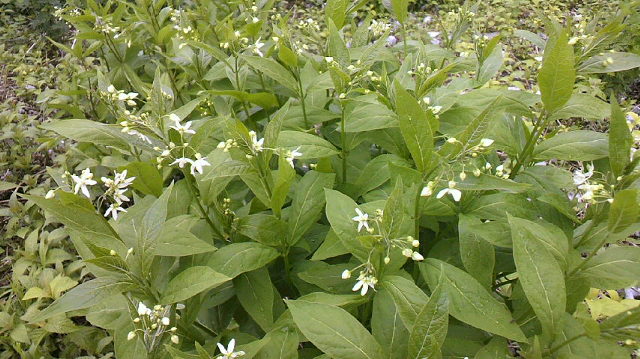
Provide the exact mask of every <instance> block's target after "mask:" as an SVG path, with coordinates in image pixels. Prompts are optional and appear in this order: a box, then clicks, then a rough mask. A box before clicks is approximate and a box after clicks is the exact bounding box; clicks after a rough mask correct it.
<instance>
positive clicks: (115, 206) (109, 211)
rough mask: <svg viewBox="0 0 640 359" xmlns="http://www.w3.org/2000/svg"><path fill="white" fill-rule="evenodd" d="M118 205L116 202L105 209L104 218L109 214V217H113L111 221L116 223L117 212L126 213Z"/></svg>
mask: <svg viewBox="0 0 640 359" xmlns="http://www.w3.org/2000/svg"><path fill="white" fill-rule="evenodd" d="M125 198H126V197H125ZM127 200H129V199H128V198H127ZM120 204H121V203H119V202H118V203H112V204H111V205H110V206H109V207H108V208H107V210H106V211H105V212H104V216H105V217H108V216H109V214H111V216H112V217H113V219H114V220H116V221H117V220H118V212H126V211H127V210H126V209H124V208H122V207H120Z"/></svg>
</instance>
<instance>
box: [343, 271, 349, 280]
mask: <svg viewBox="0 0 640 359" xmlns="http://www.w3.org/2000/svg"><path fill="white" fill-rule="evenodd" d="M349 278H351V271H350V270H348V269H345V270H344V272H342V279H349Z"/></svg>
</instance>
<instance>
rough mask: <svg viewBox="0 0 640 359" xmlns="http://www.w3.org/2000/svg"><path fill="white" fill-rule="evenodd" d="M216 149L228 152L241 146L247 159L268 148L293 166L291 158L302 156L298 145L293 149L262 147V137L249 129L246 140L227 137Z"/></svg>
mask: <svg viewBox="0 0 640 359" xmlns="http://www.w3.org/2000/svg"><path fill="white" fill-rule="evenodd" d="M217 148H218V149H221V150H223V151H224V152H229V151H230V150H231V149H232V148H242V149H244V150H245V152H246V154H245V157H246V158H247V159H252V158H254V157H255V156H257V155H258V154H259V153H260V152H263V151H265V150H270V151H273V152H275V153H277V154H278V155H279V156H282V157H284V158H285V159H286V161H287V162H288V163H289V165H291V167H292V168H293V167H294V163H293V160H295V159H296V158H297V157H300V156H302V152H300V146H298V147H296V148H295V149H293V150H288V149H285V148H267V147H264V138H258V135H257V134H256V132H255V131H249V139H248V141H246V140H244V141H240V143H239V142H238V140H235V139H227V140H226V141H221V142H220V143H218V146H217Z"/></svg>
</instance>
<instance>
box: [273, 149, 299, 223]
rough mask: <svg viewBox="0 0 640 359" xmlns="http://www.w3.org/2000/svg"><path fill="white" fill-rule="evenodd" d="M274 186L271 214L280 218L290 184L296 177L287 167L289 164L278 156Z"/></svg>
mask: <svg viewBox="0 0 640 359" xmlns="http://www.w3.org/2000/svg"><path fill="white" fill-rule="evenodd" d="M273 177H274V184H273V189H272V190H271V209H272V210H273V213H274V214H275V215H276V216H278V217H280V214H281V209H282V206H283V205H284V203H285V202H286V200H287V194H288V193H289V189H290V188H291V182H293V180H294V178H295V177H296V171H295V170H294V169H293V167H291V165H289V162H287V160H286V159H285V158H284V156H280V158H278V171H277V172H275V173H274V176H273Z"/></svg>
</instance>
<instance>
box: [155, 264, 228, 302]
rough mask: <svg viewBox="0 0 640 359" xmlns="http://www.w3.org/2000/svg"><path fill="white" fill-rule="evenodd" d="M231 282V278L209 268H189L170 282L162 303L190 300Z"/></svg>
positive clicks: (161, 300)
mask: <svg viewBox="0 0 640 359" xmlns="http://www.w3.org/2000/svg"><path fill="white" fill-rule="evenodd" d="M230 280H231V278H229V277H227V276H225V275H224V274H221V273H218V272H216V271H214V270H213V269H211V268H209V267H205V266H195V267H189V268H187V269H185V270H183V271H182V272H180V273H179V274H178V275H177V276H175V277H173V278H172V279H171V281H169V284H167V288H166V289H165V290H164V295H163V296H162V299H160V303H163V304H171V303H175V302H179V301H182V300H185V299H189V298H191V297H193V296H195V295H196V294H199V293H201V292H204V291H205V290H208V289H211V288H214V287H216V286H219V285H220V284H222V283H224V282H227V281H230Z"/></svg>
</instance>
